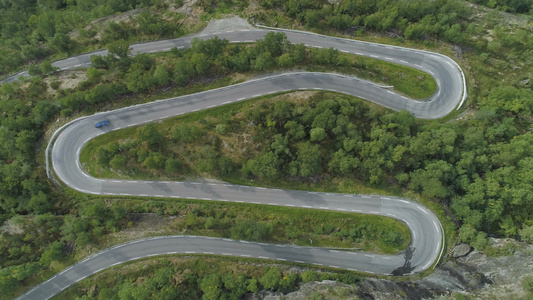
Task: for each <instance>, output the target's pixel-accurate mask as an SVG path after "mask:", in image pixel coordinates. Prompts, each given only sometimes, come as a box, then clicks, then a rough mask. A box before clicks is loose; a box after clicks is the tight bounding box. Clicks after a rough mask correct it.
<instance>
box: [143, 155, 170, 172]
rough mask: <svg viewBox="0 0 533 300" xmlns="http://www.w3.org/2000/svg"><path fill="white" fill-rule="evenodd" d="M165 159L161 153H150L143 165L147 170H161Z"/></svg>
mask: <svg viewBox="0 0 533 300" xmlns="http://www.w3.org/2000/svg"><path fill="white" fill-rule="evenodd" d="M165 162H166V158H165V156H163V155H162V154H161V153H157V152H155V153H150V155H148V157H147V158H146V159H145V160H144V162H143V165H144V166H145V167H147V168H149V169H162V168H163V167H164V166H165Z"/></svg>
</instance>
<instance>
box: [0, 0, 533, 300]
mask: <svg viewBox="0 0 533 300" xmlns="http://www.w3.org/2000/svg"><path fill="white" fill-rule="evenodd" d="M183 2H184V1H163V0H151V1H150V0H140V1H137V0H113V1H103V0H90V1H79V0H78V1H75V0H23V1H19V0H16V1H15V0H4V1H0V76H2V77H7V76H9V75H11V74H15V73H17V72H19V71H22V70H24V69H28V70H29V72H30V74H32V75H33V77H31V78H28V79H23V80H21V81H18V82H15V83H9V84H2V85H1V86H0V114H1V115H0V221H1V223H4V226H3V227H2V228H3V230H2V231H1V235H0V249H1V252H0V253H1V254H0V298H1V299H4V298H6V299H7V298H11V297H13V296H14V295H19V294H21V293H22V292H24V291H25V290H27V289H29V288H30V287H31V286H34V285H36V284H38V283H39V282H42V281H44V280H46V279H47V278H49V277H50V276H52V275H53V274H55V273H57V272H59V271H61V270H62V269H63V268H65V267H67V266H69V265H71V264H72V263H74V262H75V261H77V260H79V259H81V258H83V257H84V256H86V255H88V253H89V251H93V250H98V249H101V247H102V246H104V245H107V246H110V245H112V243H113V240H112V239H111V240H110V238H109V237H110V236H112V235H114V234H119V233H120V232H122V231H123V230H125V229H126V228H129V227H130V226H131V225H132V224H134V223H135V220H134V216H135V214H137V213H157V214H158V215H160V216H173V215H176V214H182V215H185V216H187V217H186V218H188V219H187V220H184V222H183V224H181V225H180V226H182V227H179V228H184V229H186V230H189V232H194V233H191V234H205V235H213V236H225V237H232V238H237V239H243V238H244V239H249V240H258V241H276V242H287V243H293V242H298V241H303V240H304V239H305V237H306V236H307V235H308V234H310V233H306V232H305V226H301V227H297V228H298V229H294V230H293V231H289V232H280V233H279V235H278V236H276V234H277V228H278V227H276V226H278V225H280V224H285V223H284V222H287V220H286V219H289V218H290V216H289V215H287V216H286V217H285V218H286V219H283V218H281V219H277V220H274V218H272V219H271V220H262V222H257V220H252V219H251V218H249V217H246V216H241V215H239V214H237V213H235V212H236V211H238V210H239V209H240V208H239V207H234V208H228V212H226V214H228V215H229V216H226V215H220V214H219V215H217V213H216V211H215V209H214V208H213V207H209V205H200V204H198V203H192V202H183V203H179V204H174V203H168V202H166V201H161V200H156V199H146V200H145V201H143V200H142V199H135V200H131V201H126V200H125V199H115V198H112V197H107V198H105V197H96V196H89V195H81V194H78V193H76V192H73V191H71V190H68V189H66V188H64V187H62V186H61V185H58V184H56V183H54V182H53V181H49V180H48V179H47V178H46V174H45V168H44V149H45V147H46V144H47V142H48V139H49V138H50V136H51V133H53V131H54V130H55V129H57V128H58V127H60V126H61V125H62V124H64V123H66V122H68V121H69V120H72V119H74V118H76V117H79V116H82V115H85V114H92V113H94V112H96V111H102V110H109V109H113V108H120V107H125V106H129V105H133V104H138V103H145V102H149V101H153V100H156V99H164V98H168V97H172V96H177V95H182V94H188V93H194V92H198V91H202V90H206V89H211V88H215V87H220V86H224V85H227V84H232V83H237V82H242V81H243V80H246V79H249V78H252V77H254V76H258V75H261V74H264V73H268V72H282V71H285V70H293V69H300V70H301V69H305V70H309V71H321V72H331V71H336V72H341V73H344V74H349V75H356V76H359V77H362V78H365V79H369V80H372V81H376V82H380V83H387V84H390V85H394V86H395V90H396V91H398V92H400V93H403V94H405V95H408V96H410V97H413V98H417V99H424V98H426V97H428V96H429V95H431V94H432V93H433V92H434V91H435V88H436V84H435V82H434V80H433V79H432V78H431V77H430V76H429V75H427V74H424V73H421V72H419V71H417V70H413V69H409V68H404V67H398V66H396V65H394V64H390V63H386V62H380V61H376V60H372V59H366V58H360V57H356V56H352V55H347V54H344V53H339V52H338V51H336V50H333V49H308V48H306V47H305V46H304V45H292V44H290V43H288V42H287V40H286V38H285V36H284V35H283V34H269V35H267V37H266V38H265V39H264V40H261V41H259V42H258V43H255V44H250V45H236V44H229V43H228V42H227V41H225V40H222V39H211V40H207V41H202V40H198V39H197V40H194V41H193V44H192V48H191V49H187V50H178V49H173V50H172V51H170V52H168V53H158V54H141V55H137V56H135V57H131V56H130V51H129V45H130V44H131V43H133V42H138V41H148V40H155V39H162V38H173V37H180V36H183V35H186V34H189V33H192V32H196V31H198V30H199V29H201V28H202V27H203V26H205V21H207V20H209V19H212V18H216V17H222V16H227V15H228V14H237V15H241V16H242V17H245V18H248V19H249V20H253V21H255V22H258V23H261V24H265V25H269V26H279V27H284V28H295V29H301V30H310V31H315V32H318V33H324V34H329V35H336V36H342V37H350V38H356V39H363V40H368V41H374V42H382V43H387V44H394V45H402V46H406V47H413V48H421V49H427V50H430V51H436V52H441V53H443V54H446V55H448V56H450V57H452V58H453V59H454V60H456V61H457V62H458V63H459V64H460V65H461V67H462V68H463V70H464V71H465V73H466V77H467V80H468V82H467V85H468V91H469V98H468V100H467V103H466V105H465V107H464V109H463V110H462V111H460V113H461V114H460V115H459V114H456V115H452V116H450V117H448V118H445V119H444V120H436V121H422V120H416V119H414V118H413V117H412V116H411V115H410V114H409V113H406V112H393V111H390V110H387V109H384V108H380V107H377V106H375V105H371V104H368V103H367V102H365V101H362V100H360V99H355V98H352V97H347V96H345V95H340V94H334V93H329V92H307V93H299V94H298V93H287V94H282V95H273V96H271V97H263V98H261V99H259V100H257V101H255V100H254V101H248V102H244V103H239V104H233V105H231V106H227V107H221V108H217V109H213V110H208V111H205V112H198V113H194V114H191V115H189V116H183V117H180V118H173V119H169V120H167V121H165V122H162V123H160V124H157V125H153V124H151V125H147V126H143V127H139V128H134V129H131V130H129V131H125V130H124V131H119V132H116V133H113V134H114V135H104V136H102V137H100V138H98V139H96V140H94V141H93V142H92V143H91V144H89V145H88V147H86V148H85V150H84V153H83V155H82V156H83V157H82V158H83V159H85V160H86V161H85V162H86V163H87V165H86V168H87V169H88V170H89V171H90V172H91V173H93V174H95V175H103V176H112V177H117V178H178V179H183V178H190V177H211V178H219V179H223V180H227V181H230V182H237V183H245V184H253V185H262V186H280V187H284V188H291V187H292V188H299V189H314V190H328V191H339V192H345V191H353V190H357V191H371V192H372V193H377V194H379V193H384V194H393V195H399V196H404V197H408V198H411V199H416V200H419V201H421V202H422V203H424V204H426V205H428V206H430V207H431V208H436V210H438V211H439V216H440V217H441V220H442V221H443V222H444V223H445V227H446V228H447V230H448V232H447V234H448V236H450V235H451V236H452V237H453V239H454V240H455V241H464V242H467V243H469V244H471V245H472V246H473V247H475V248H476V249H479V250H483V249H487V247H488V237H489V236H497V237H511V238H516V239H519V240H522V241H525V242H529V243H531V242H533V218H532V217H531V216H532V215H533V212H532V210H533V209H532V207H533V196H532V195H533V187H532V184H533V173H532V171H531V170H530V169H529V167H530V166H532V165H533V157H532V154H531V153H533V152H532V150H533V149H532V148H533V136H532V134H531V128H532V127H531V122H532V120H533V118H532V113H533V91H532V88H531V87H532V82H531V80H530V78H531V76H532V74H533V29H532V28H531V18H532V17H531V16H532V9H533V1H531V0H514V1H507V0H489V1H470V2H465V1H459V0H454V1H434V2H427V1H418V0H417V1H407V0H402V1H358V0H345V1H339V2H338V3H337V4H330V3H329V2H327V1H325V0H306V1H293V0H290V1H277V0H270V1H269V0H263V1H255V2H257V3H255V4H258V6H253V5H249V4H250V3H249V2H247V1H232V0H225V1H212V0H200V1H198V2H197V4H196V5H195V6H194V7H193V8H192V10H193V13H192V14H191V16H189V17H187V15H186V13H182V12H178V11H177V8H180V7H182V5H183V4H184V3H183ZM132 10H135V11H136V13H135V14H132V15H130V16H129V17H127V18H125V19H122V20H120V21H113V19H110V20H108V19H107V18H109V17H113V16H117V15H120V13H124V12H126V13H129V12H130V11H132ZM196 12H197V14H196ZM101 20H104V21H101ZM103 48H106V49H108V50H109V52H110V55H108V56H106V57H96V56H93V57H92V59H91V60H92V67H91V68H87V69H81V70H77V71H76V70H73V71H58V70H57V69H55V68H54V67H52V65H51V61H54V60H57V59H61V58H65V57H69V56H72V55H76V54H79V53H84V52H88V51H93V50H96V49H103ZM400 75H401V76H400ZM68 82H74V83H75V84H74V85H73V86H69V85H68V84H67V83H68ZM127 134H128V135H129V137H130V139H125V136H126V135H127ZM238 136H244V137H247V139H244V140H243V139H239V138H236V137H238ZM243 146H245V148H246V149H247V151H246V152H238V151H240V150H241V149H243ZM119 148H120V151H119V150H118V149H119ZM530 163H531V164H532V165H530ZM529 176H532V177H531V178H530V177H529ZM199 205H200V206H199ZM251 209H252V210H253V209H255V208H251ZM232 212H233V213H232ZM269 212H270V213H272V214H277V213H278V212H275V211H269ZM300 214H301V215H302V219H301V221H300V222H302V224H304V223H305V222H309V219H305V217H304V215H305V213H298V214H297V215H300ZM313 218H317V219H320V220H321V221H322V222H324V223H325V224H337V223H336V222H339V220H340V219H342V218H344V217H340V216H337V215H325V216H313ZM317 219H314V220H317ZM360 224H366V226H362V225H360ZM293 225H294V224H293ZM383 225H384V221H383V220H379V219H378V220H366V219H357V217H354V219H353V220H350V221H349V222H344V223H342V224H341V223H339V225H338V227H339V228H340V229H339V231H337V230H335V229H334V228H333V227H332V226H331V225H327V226H317V227H316V228H312V229H310V230H311V231H313V232H312V234H314V236H316V237H317V238H318V239H320V238H321V239H323V243H324V245H336V246H342V247H350V246H353V245H357V246H361V247H363V248H365V249H367V250H372V251H377V252H394V251H397V250H398V249H401V248H402V247H405V245H406V243H407V242H408V236H406V231H405V227H402V226H399V225H398V224H392V223H391V224H388V225H387V226H389V227H381V228H382V229H381V232H378V233H376V234H374V235H370V234H369V232H373V231H374V229H375V228H378V227H379V226H383ZM250 227H252V228H254V230H253V231H248V232H247V231H244V230H239V228H250ZM280 227H281V226H280ZM232 228H233V229H232ZM383 228H387V229H386V230H385V229H383ZM174 229H176V228H174ZM217 230H218V231H217ZM340 240H342V241H343V243H344V244H343V243H340V242H339V241H340ZM115 242H117V240H115ZM106 243H107V244H106ZM302 243H303V242H302ZM367 243H368V244H367ZM452 243H453V242H452ZM221 261H222V262H223V259H221ZM173 268H177V267H176V266H169V267H168V268H166V269H161V270H156V269H154V270H150V271H147V273H146V274H155V273H150V272H156V273H157V272H159V273H160V276H161V280H159V281H158V282H155V281H154V282H147V284H148V285H149V286H150V287H149V288H148V287H147V286H145V288H146V289H147V290H150V289H156V290H160V291H161V290H163V287H168V285H169V284H171V283H169V282H168V276H167V275H168V274H167V273H169V272H175V271H174V269H173ZM202 268H205V266H203V267H202V266H197V267H194V266H191V270H193V271H191V272H192V274H191V275H190V276H189V275H187V276H185V277H186V279H185V280H184V281H183V282H185V283H186V284H184V285H183V286H180V285H174V286H173V288H174V289H180V290H182V291H187V293H191V294H188V295H195V296H194V297H204V298H205V299H216V298H221V297H227V298H228V299H231V298H232V297H234V296H231V295H233V294H232V293H236V294H235V295H242V294H243V293H245V292H254V291H257V290H258V289H265V290H280V291H283V292H288V291H291V290H294V289H295V287H297V285H298V284H299V283H302V282H306V281H309V280H313V279H305V278H306V277H304V274H306V273H305V272H304V273H303V274H302V273H301V274H297V273H290V272H288V271H286V270H279V269H277V267H273V268H272V269H270V270H271V271H268V272H266V271H265V272H266V273H262V271H261V272H260V271H258V270H248V271H246V272H245V271H244V270H243V273H242V274H241V273H231V272H230V273H228V272H227V271H224V272H222V271H221V272H220V273H219V275H217V276H211V277H204V273H203V272H205V271H202ZM272 270H274V271H272ZM165 272H166V273H165ZM159 273H157V274H159ZM267 273H268V274H270V275H269V276H271V277H276V276H278V277H279V276H282V275H283V277H282V278H285V277H287V278H289V279H290V284H288V285H284V284H287V283H285V281H276V282H277V283H276V284H271V283H267V282H266V281H267V279H264V277H265V276H267ZM319 273H320V274H322V275H320V274H319V275H316V274H315V275H313V276H318V277H316V278H325V279H327V278H331V279H335V280H340V281H343V282H346V283H356V282H357V281H358V279H357V278H355V277H353V276H351V275H349V274H348V275H343V273H335V272H334V273H331V274H330V275H327V274H329V273H322V272H319ZM165 274H166V275H165ZM228 274H231V276H235V278H237V279H236V281H234V282H231V280H229V279H228V278H229V277H227V276H228ZM307 275H308V274H307ZM307 275H305V276H307ZM165 276H167V277H165ZM225 276H226V277H225ZM320 276H323V277H320ZM328 276H330V277H328ZM343 276H347V277H346V278H345V277H343ZM134 277H135V275H131V277H128V276H126V275H125V277H123V278H122V279H121V280H122V281H121V284H123V285H124V286H122V287H120V288H119V289H121V290H122V289H124V291H123V292H120V293H121V294H122V293H123V294H124V297H123V299H127V298H128V296H127V295H128V293H130V292H131V291H128V289H134V288H137V284H133V285H132V284H131V278H134ZM185 277H184V278H185ZM127 278H129V279H127ZM276 278H277V277H276ZM313 278H315V277H313ZM343 278H344V279H343ZM210 280H211V281H213V282H215V283H218V286H222V285H224V288H221V289H220V290H209V289H208V288H207V287H208V286H210V285H209V284H208V283H207V282H208V281H210ZM274 281H275V280H274ZM128 282H129V283H128ZM204 282H205V283H204ZM226 283H227V284H228V285H227V286H226ZM202 284H203V285H202ZM231 284H235V286H233V285H231ZM254 284H255V285H254ZM139 286H140V285H139ZM245 286H246V287H245ZM117 291H118V290H115V291H114V293H117ZM107 293H110V292H109V291H108V292H107ZM77 295H79V296H81V295H82V294H81V292H80V294H77ZM84 295H85V296H84V297H86V298H85V299H99V297H100V298H101V299H103V298H105V295H106V294H105V292H103V291H102V294H101V295H98V294H91V295H89V294H87V293H86V294H84ZM169 295H170V294H169ZM184 295H185V294H184ZM223 295H226V296H223ZM87 297H88V298H87ZM168 297H169V298H172V296H168ZM191 297H193V296H191ZM238 297H240V296H238Z"/></svg>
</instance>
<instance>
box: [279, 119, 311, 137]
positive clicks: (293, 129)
mask: <svg viewBox="0 0 533 300" xmlns="http://www.w3.org/2000/svg"><path fill="white" fill-rule="evenodd" d="M283 127H284V128H285V129H286V130H287V136H288V137H289V138H290V139H291V140H293V141H298V140H302V139H304V138H305V137H306V133H305V130H304V127H303V125H302V124H299V123H298V122H297V121H288V122H287V123H285V126H283Z"/></svg>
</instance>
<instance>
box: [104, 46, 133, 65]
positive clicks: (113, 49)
mask: <svg viewBox="0 0 533 300" xmlns="http://www.w3.org/2000/svg"><path fill="white" fill-rule="evenodd" d="M107 50H108V52H109V54H108V56H107V59H108V61H111V62H113V63H114V62H118V65H119V66H120V67H121V68H127V67H129V65H130V58H129V55H130V54H131V50H132V49H131V48H130V44H129V43H128V42H126V41H125V40H118V41H115V42H113V43H111V44H109V46H107Z"/></svg>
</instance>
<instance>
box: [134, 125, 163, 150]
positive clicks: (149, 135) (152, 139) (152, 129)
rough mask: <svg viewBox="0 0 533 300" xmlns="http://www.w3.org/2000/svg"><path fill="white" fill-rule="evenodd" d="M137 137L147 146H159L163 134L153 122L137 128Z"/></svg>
mask: <svg viewBox="0 0 533 300" xmlns="http://www.w3.org/2000/svg"><path fill="white" fill-rule="evenodd" d="M137 138H138V139H139V140H141V141H143V142H146V143H147V144H148V145H149V146H159V145H161V143H163V136H162V135H161V133H159V130H158V129H157V127H156V126H155V125H154V124H153V123H149V124H146V125H144V126H142V127H140V128H139V129H137Z"/></svg>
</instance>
